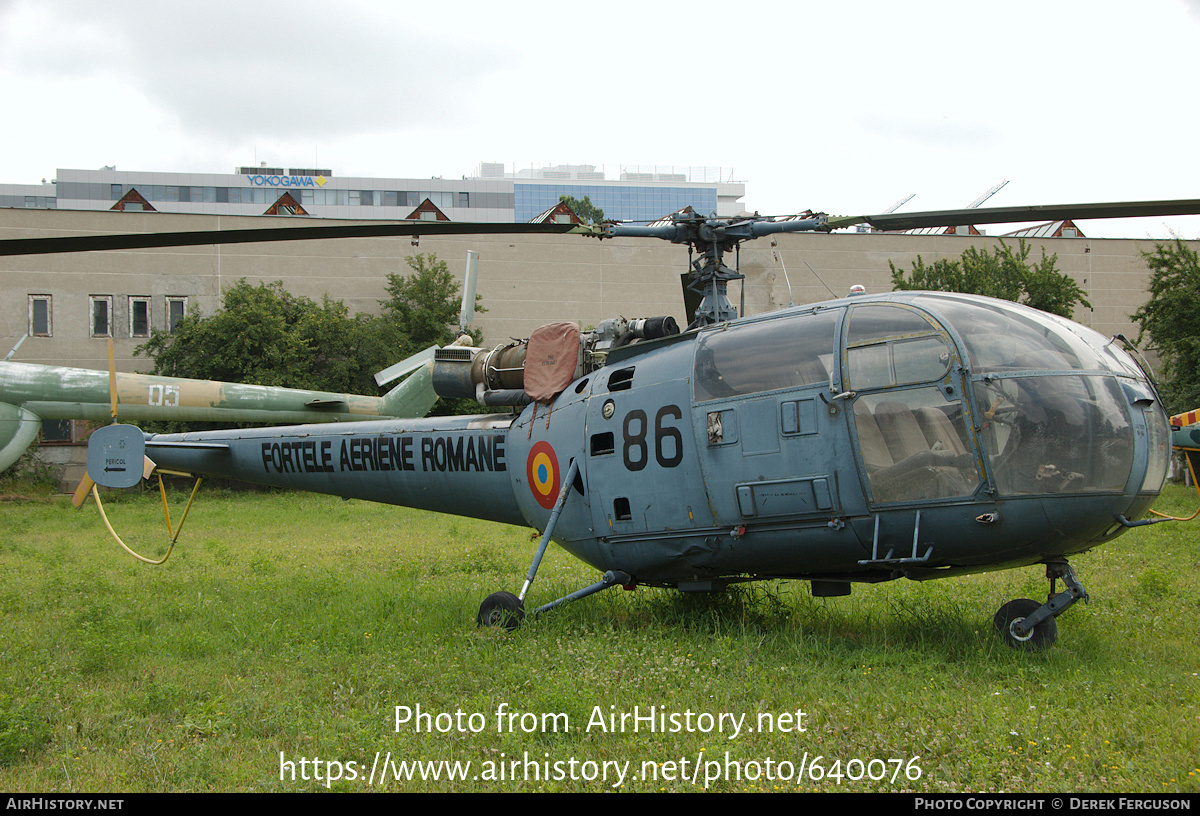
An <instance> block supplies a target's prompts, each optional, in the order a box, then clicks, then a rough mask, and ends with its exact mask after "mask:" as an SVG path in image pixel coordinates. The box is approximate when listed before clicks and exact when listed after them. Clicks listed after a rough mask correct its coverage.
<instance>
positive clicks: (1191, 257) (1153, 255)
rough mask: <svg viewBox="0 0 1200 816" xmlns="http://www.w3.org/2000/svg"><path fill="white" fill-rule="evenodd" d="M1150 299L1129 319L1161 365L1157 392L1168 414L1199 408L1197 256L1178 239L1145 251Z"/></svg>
mask: <svg viewBox="0 0 1200 816" xmlns="http://www.w3.org/2000/svg"><path fill="white" fill-rule="evenodd" d="M1142 258H1143V259H1145V261H1146V266H1147V267H1149V269H1150V298H1149V300H1147V301H1146V303H1145V304H1144V305H1143V306H1142V307H1141V308H1140V309H1138V310H1137V311H1136V312H1134V313H1133V314H1132V315H1130V316H1129V317H1130V319H1131V320H1133V321H1135V322H1136V323H1137V324H1138V325H1139V326H1141V333H1140V334H1139V335H1138V339H1137V342H1138V344H1139V345H1141V343H1142V340H1143V339H1144V338H1146V337H1149V339H1150V348H1151V349H1152V350H1153V351H1155V352H1156V353H1157V354H1158V357H1159V360H1160V361H1161V362H1162V372H1161V375H1162V376H1161V382H1160V385H1161V391H1162V395H1163V399H1164V400H1166V403H1167V408H1168V409H1169V411H1170V412H1171V413H1178V412H1182V411H1190V410H1192V409H1194V408H1200V326H1197V320H1196V317H1197V314H1200V309H1198V308H1197V306H1198V304H1200V257H1198V256H1197V253H1196V251H1195V250H1194V249H1191V248H1189V247H1188V246H1186V245H1185V244H1184V243H1183V241H1181V240H1180V239H1179V238H1176V239H1175V240H1174V242H1172V243H1168V244H1156V245H1155V247H1154V251H1153V252H1143V253H1142Z"/></svg>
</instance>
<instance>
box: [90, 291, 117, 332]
mask: <svg viewBox="0 0 1200 816" xmlns="http://www.w3.org/2000/svg"><path fill="white" fill-rule="evenodd" d="M88 300H89V301H90V302H91V315H92V331H91V334H92V337H112V320H111V318H112V295H91V296H90V297H89V298H88Z"/></svg>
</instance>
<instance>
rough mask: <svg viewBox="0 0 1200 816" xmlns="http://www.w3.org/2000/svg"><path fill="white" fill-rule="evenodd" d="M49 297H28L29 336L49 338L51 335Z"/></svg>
mask: <svg viewBox="0 0 1200 816" xmlns="http://www.w3.org/2000/svg"><path fill="white" fill-rule="evenodd" d="M51 328H52V326H51V322H50V296H49V295H30V296H29V336H30V337H49V336H50V334H51V331H50V330H51Z"/></svg>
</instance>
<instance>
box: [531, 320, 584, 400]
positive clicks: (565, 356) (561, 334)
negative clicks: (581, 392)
mask: <svg viewBox="0 0 1200 816" xmlns="http://www.w3.org/2000/svg"><path fill="white" fill-rule="evenodd" d="M578 363H579V326H578V325H577V324H575V323H547V324H546V325H545V326H541V327H539V328H538V329H537V330H536V331H534V333H533V334H531V335H530V336H529V348H528V350H527V351H526V353H525V393H526V394H528V395H529V398H530V399H532V400H534V401H535V402H550V401H551V400H553V399H554V398H555V397H556V396H557V395H558V394H560V393H562V391H563V389H565V388H566V387H567V386H568V385H570V384H571V381H572V380H573V379H575V368H576V366H577V365H578Z"/></svg>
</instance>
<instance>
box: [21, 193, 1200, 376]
mask: <svg viewBox="0 0 1200 816" xmlns="http://www.w3.org/2000/svg"><path fill="white" fill-rule="evenodd" d="M263 220H264V218H263V217H262V216H258V217H249V216H248V217H231V216H215V215H190V214H173V213H137V212H110V211H91V212H88V211H72V210H52V209H51V210H36V209H23V208H14V209H0V238H32V237H46V236H51V235H64V234H71V235H74V234H102V233H125V232H153V231H162V232H174V231H188V230H212V229H238V228H247V227H262V226H263V225H264V224H263ZM279 223H280V226H286V225H288V224H294V223H296V222H295V221H294V220H291V219H285V218H283V217H280V220H279ZM303 223H304V224H305V225H315V224H320V223H335V222H327V221H320V220H318V219H311V218H310V219H304V220H303ZM336 223H345V222H336ZM999 240H1006V241H1015V240H1016V239H998V238H995V237H989V236H978V235H961V236H960V235H910V234H894V233H834V234H789V235H779V236H776V237H774V238H762V239H759V240H757V241H751V242H747V243H745V244H744V245H743V246H742V249H741V258H740V262H741V271H742V272H743V273H744V274H745V275H746V281H745V294H744V297H745V305H746V312H747V313H749V314H756V313H761V312H764V311H768V310H773V309H778V308H781V307H785V306H787V305H788V304H789V303H794V304H803V303H811V302H814V301H819V300H827V299H829V298H832V297H841V296H843V295H845V294H846V292H847V291H848V289H849V287H850V286H851V285H852V284H856V283H861V284H863V285H864V286H866V288H867V290H868V291H872V292H878V291H883V290H889V289H890V288H891V276H890V270H889V266H888V262H889V261H891V262H893V263H895V264H896V265H897V266H898V267H901V268H903V269H908V268H910V266H911V263H912V261H913V260H915V259H916V258H917V256H921V257H922V258H923V259H924V260H925V262H926V263H932V262H933V261H935V260H937V259H939V258H956V257H958V256H959V255H961V254H962V252H963V251H964V250H965V249H966V248H967V247H969V246H972V245H976V246H989V245H994V244H995V243H996V242H997V241H999ZM1026 240H1027V243H1028V244H1029V245H1030V247H1031V254H1030V257H1031V258H1034V259H1037V258H1040V257H1041V253H1042V252H1043V251H1044V252H1045V253H1047V254H1057V256H1058V268H1059V269H1060V270H1061V271H1063V272H1065V273H1067V274H1070V275H1071V276H1072V277H1074V278H1075V280H1076V281H1078V283H1079V285H1080V286H1081V287H1082V288H1083V289H1084V291H1085V292H1087V297H1088V299H1089V300H1090V302H1091V303H1092V309H1090V310H1088V309H1080V310H1079V311H1077V312H1076V314H1075V319H1076V320H1078V321H1079V322H1081V323H1084V324H1086V325H1089V326H1091V327H1093V328H1095V329H1096V330H1098V331H1100V332H1102V333H1104V334H1106V335H1113V334H1118V333H1119V334H1124V335H1126V336H1127V337H1130V338H1133V337H1136V335H1137V326H1136V325H1134V324H1133V323H1131V322H1130V320H1129V315H1130V314H1131V313H1132V312H1133V311H1134V310H1136V309H1137V307H1138V306H1139V305H1140V304H1141V303H1142V302H1143V301H1144V299H1145V297H1146V287H1147V282H1148V272H1147V269H1146V266H1145V264H1144V262H1143V260H1142V256H1141V253H1142V252H1144V251H1151V250H1153V249H1154V242H1153V241H1149V240H1124V239H1121V240H1116V239H1093V238H1053V237H1050V238H1029V239H1026ZM1189 243H1191V244H1192V245H1193V246H1196V247H1200V242H1189ZM468 250H475V251H476V252H478V253H479V256H480V261H479V294H480V295H482V297H483V301H482V302H483V305H484V306H485V307H486V308H487V310H488V311H487V312H486V313H483V314H479V315H477V316H476V321H477V325H478V327H479V328H480V329H481V330H482V331H483V333H484V336H485V338H486V339H487V341H488V342H489V343H500V342H504V341H506V340H507V339H508V338H509V337H528V336H529V334H530V332H532V331H533V330H534V329H535V328H537V327H538V326H539V325H541V324H543V323H547V322H551V321H559V320H570V321H575V322H578V323H580V324H581V325H584V326H588V325H594V324H597V323H599V322H600V321H601V320H603V319H605V318H608V317H615V316H619V315H623V316H625V317H646V316H652V315H661V314H671V315H674V316H675V317H676V319H677V320H679V322H680V323H681V324H684V320H683V299H682V294H681V289H680V283H679V280H680V274H681V273H683V272H685V271H686V269H687V261H688V256H687V251H686V249H685V248H683V247H680V246H676V245H673V244H670V243H667V242H665V241H659V240H654V239H645V238H636V239H635V238H623V239H613V240H605V241H599V240H597V239H595V238H585V237H580V236H573V235H562V236H529V237H526V236H498V235H476V236H454V237H440V238H431V237H424V236H422V237H421V238H420V239H419V240H415V239H411V238H406V237H402V238H364V239H345V240H326V241H297V242H281V243H270V244H242V245H227V246H220V247H217V246H201V247H186V248H176V249H147V250H121V251H112V252H86V253H78V254H62V255H31V256H15V257H0V281H2V287H0V346H2V347H3V352H4V353H7V352H8V350H9V349H11V348H12V347H13V346H14V345H16V344H17V343H18V342H19V341H20V340H21V338H22V336H23V335H26V334H28V335H29V337H28V338H27V339H26V340H25V341H24V342H23V343H22V344H21V346H20V348H19V349H18V350H17V351H16V353H15V354H14V355H13V357H12V359H13V360H15V361H18V362H30V363H43V364H50V365H68V366H78V367H84V368H99V369H103V368H105V367H106V366H107V352H106V342H107V338H108V337H109V336H111V337H112V338H113V340H114V344H115V348H116V358H117V366H118V368H119V369H120V370H124V371H144V370H148V368H149V367H150V361H149V360H148V359H147V358H145V357H135V356H134V355H133V352H134V349H135V348H137V346H139V345H140V344H141V343H143V342H145V339H146V337H147V336H148V334H149V331H150V330H151V329H152V328H165V327H167V326H168V325H169V324H170V321H171V320H172V319H174V318H177V317H178V316H180V315H182V314H184V313H191V312H193V311H196V310H200V311H202V312H203V313H206V314H210V313H212V312H213V311H214V310H216V309H217V308H218V306H219V304H220V299H221V292H222V291H223V290H224V289H225V288H227V287H228V286H229V285H230V284H232V283H234V282H236V281H237V280H239V279H242V278H245V279H246V280H248V281H250V282H251V283H257V282H259V281H262V282H268V283H269V282H272V281H282V282H283V284H284V286H285V287H286V288H287V289H288V290H289V291H291V292H293V293H295V294H297V295H304V296H307V297H310V298H313V299H319V298H320V297H321V296H323V295H326V294H328V295H329V296H331V297H333V298H335V299H339V300H342V301H344V302H345V303H346V304H347V306H349V307H350V309H352V310H354V311H374V310H376V309H377V308H378V301H379V300H380V299H382V298H383V297H384V296H385V289H384V287H385V283H386V278H387V275H388V274H389V273H391V272H399V273H402V274H403V273H406V272H407V271H408V266H407V263H406V259H407V258H408V257H409V256H412V255H415V254H417V253H425V254H435V255H437V256H438V257H439V258H441V259H443V260H445V261H447V263H448V264H449V266H450V269H451V270H452V271H453V272H455V273H456V274H458V275H460V276H461V275H462V274H463V269H464V266H465V260H466V254H467V251H468ZM729 260H732V259H729ZM729 295H730V300H732V301H733V302H734V303H735V304H737V303H738V302H739V301H740V299H741V297H742V292H741V291H740V284H738V283H734V284H732V285H731V286H730V292H729Z"/></svg>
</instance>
